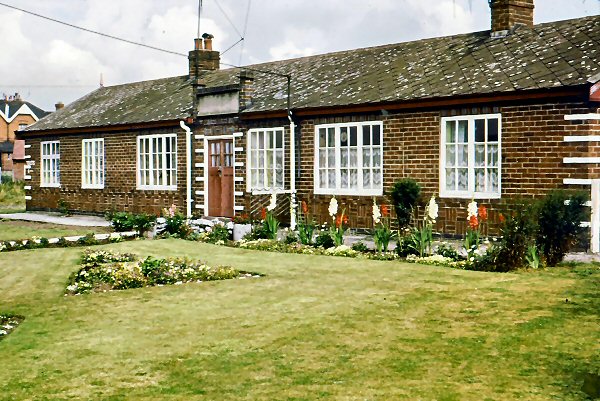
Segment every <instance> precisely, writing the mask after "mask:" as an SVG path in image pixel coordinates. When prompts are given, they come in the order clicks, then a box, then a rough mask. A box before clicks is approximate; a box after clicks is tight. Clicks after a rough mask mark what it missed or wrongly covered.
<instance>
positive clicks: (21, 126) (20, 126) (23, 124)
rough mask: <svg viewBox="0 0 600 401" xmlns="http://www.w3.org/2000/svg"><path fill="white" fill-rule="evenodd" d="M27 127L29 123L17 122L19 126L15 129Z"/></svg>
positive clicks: (19, 129)
mask: <svg viewBox="0 0 600 401" xmlns="http://www.w3.org/2000/svg"><path fill="white" fill-rule="evenodd" d="M27 127H29V124H26V123H19V128H18V129H17V130H18V131H21V130H22V129H25V128H27Z"/></svg>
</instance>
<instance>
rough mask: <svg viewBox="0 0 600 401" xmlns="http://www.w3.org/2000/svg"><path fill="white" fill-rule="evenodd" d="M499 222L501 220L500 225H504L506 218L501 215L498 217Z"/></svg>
mask: <svg viewBox="0 0 600 401" xmlns="http://www.w3.org/2000/svg"><path fill="white" fill-rule="evenodd" d="M498 220H500V223H504V220H506V219H505V218H504V215H503V214H502V213H500V215H499V216H498Z"/></svg>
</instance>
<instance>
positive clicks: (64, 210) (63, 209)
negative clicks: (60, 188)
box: [57, 199, 70, 216]
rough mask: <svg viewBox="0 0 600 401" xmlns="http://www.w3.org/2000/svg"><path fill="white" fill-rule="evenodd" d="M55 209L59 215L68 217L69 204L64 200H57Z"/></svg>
mask: <svg viewBox="0 0 600 401" xmlns="http://www.w3.org/2000/svg"><path fill="white" fill-rule="evenodd" d="M57 208H58V211H59V212H60V214H62V215H64V216H68V215H69V214H70V213H69V203H68V202H67V201H66V200H64V199H59V200H58V202H57Z"/></svg>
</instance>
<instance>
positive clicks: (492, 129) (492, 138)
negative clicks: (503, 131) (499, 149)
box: [487, 118, 498, 142]
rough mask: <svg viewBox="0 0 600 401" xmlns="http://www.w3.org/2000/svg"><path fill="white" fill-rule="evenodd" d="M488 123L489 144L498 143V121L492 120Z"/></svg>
mask: <svg viewBox="0 0 600 401" xmlns="http://www.w3.org/2000/svg"><path fill="white" fill-rule="evenodd" d="M487 121H488V142H498V119H497V118H490V119H489V120H487Z"/></svg>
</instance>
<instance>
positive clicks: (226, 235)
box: [206, 222, 232, 244]
mask: <svg viewBox="0 0 600 401" xmlns="http://www.w3.org/2000/svg"><path fill="white" fill-rule="evenodd" d="M207 232H208V236H207V239H206V242H210V243H213V244H216V243H217V242H223V243H224V242H227V241H229V240H230V239H232V237H231V232H230V231H229V229H228V228H227V226H226V225H225V224H223V223H222V222H218V223H215V225H213V226H212V228H210V231H209V229H208V228H207Z"/></svg>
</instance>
